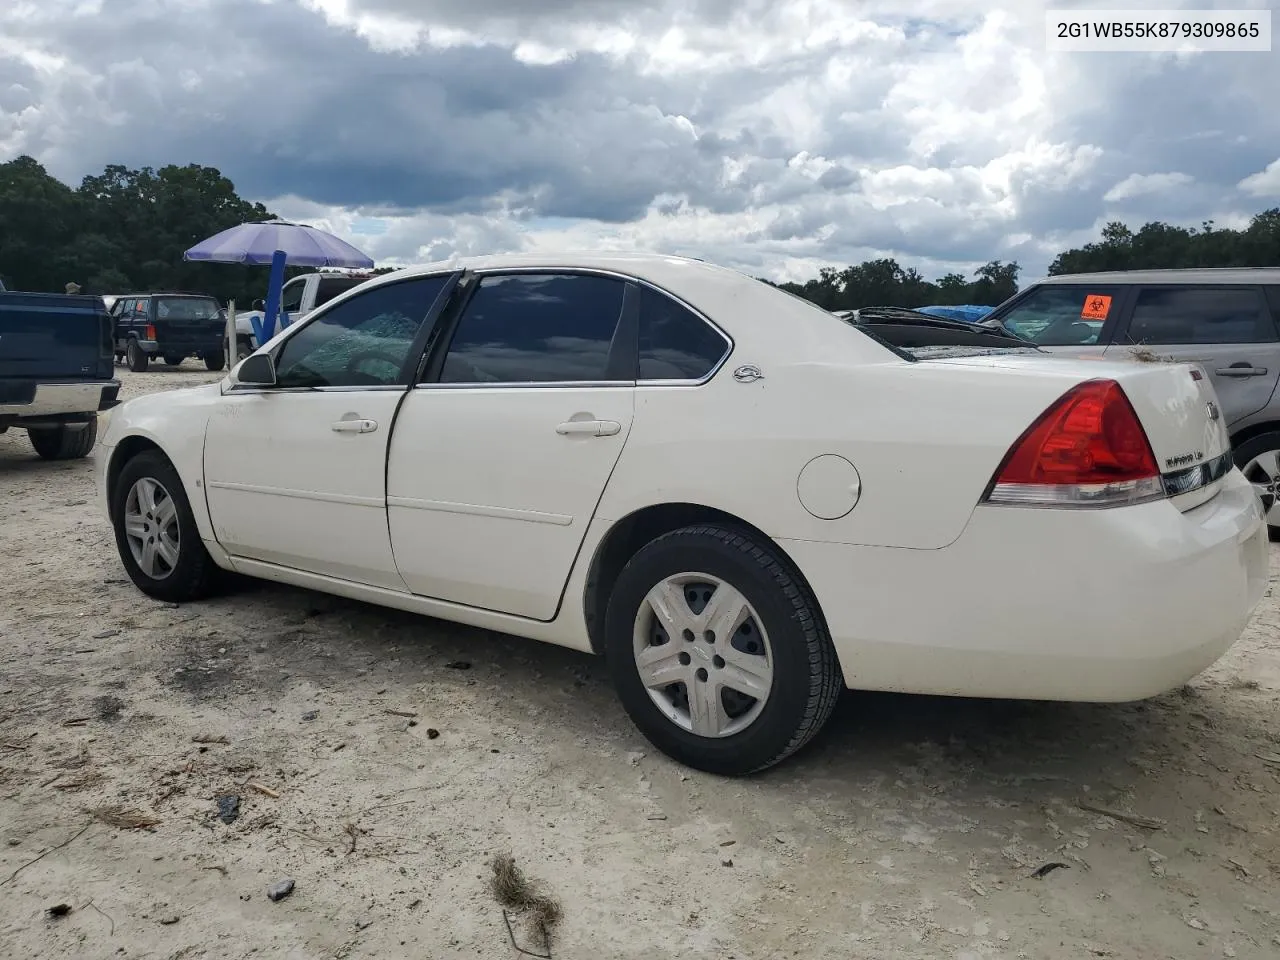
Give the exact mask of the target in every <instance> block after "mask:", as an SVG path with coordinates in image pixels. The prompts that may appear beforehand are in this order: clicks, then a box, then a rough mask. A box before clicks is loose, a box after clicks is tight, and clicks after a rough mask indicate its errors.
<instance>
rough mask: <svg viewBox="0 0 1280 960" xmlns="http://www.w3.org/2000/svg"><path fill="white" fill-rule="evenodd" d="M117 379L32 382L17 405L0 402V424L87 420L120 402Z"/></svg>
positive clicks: (15, 403)
mask: <svg viewBox="0 0 1280 960" xmlns="http://www.w3.org/2000/svg"><path fill="white" fill-rule="evenodd" d="M119 395H120V381H119V380H74V381H73V380H66V381H54V382H47V383H39V382H36V383H32V384H29V385H28V386H27V388H26V390H25V395H24V396H23V397H21V398H20V399H19V401H18V402H12V403H0V424H5V425H10V424H14V423H18V424H21V423H23V422H25V421H30V420H45V419H49V420H55V421H57V420H62V421H64V422H65V421H68V420H71V419H80V420H88V419H90V416H91V415H93V414H96V413H97V412H98V411H100V410H110V409H111V408H112V407H114V406H116V405H117V404H118V403H119V402H120V400H119Z"/></svg>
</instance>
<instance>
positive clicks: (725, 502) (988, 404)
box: [597, 351, 1081, 550]
mask: <svg viewBox="0 0 1280 960" xmlns="http://www.w3.org/2000/svg"><path fill="white" fill-rule="evenodd" d="M886 356H890V357H891V356H892V355H890V354H887V353H886ZM751 361H752V358H751V357H749V356H748V355H747V354H746V353H745V352H741V351H739V352H736V353H735V356H734V357H732V358H730V361H729V363H728V364H727V365H726V368H725V369H724V370H722V371H721V372H720V373H719V374H718V375H717V376H716V377H715V378H714V379H713V380H712V381H711V382H710V383H708V384H705V385H703V386H700V387H658V386H654V387H645V386H641V387H639V388H637V391H636V406H635V422H634V424H633V426H632V430H631V435H630V437H629V438H628V440H627V445H626V447H625V449H624V450H623V453H622V456H621V458H620V460H619V463H618V466H617V468H616V470H615V471H614V474H613V477H612V479H611V480H610V483H609V485H608V488H607V489H606V491H605V494H604V497H603V499H602V501H601V503H600V507H599V510H598V514H597V515H598V516H599V517H600V518H601V519H604V520H608V521H616V520H620V519H622V518H623V517H625V516H627V515H628V514H630V513H632V512H634V511H636V510H638V509H641V508H643V507H646V506H650V505H653V504H661V503H695V504H701V505H704V506H710V507H715V508H717V509H720V510H725V511H727V512H729V513H732V514H734V515H736V516H738V517H740V518H742V519H743V520H746V521H748V522H749V523H752V524H754V525H755V526H757V527H759V528H760V529H761V530H763V531H764V532H765V533H767V534H769V535H770V536H771V537H775V538H791V539H797V540H816V541H827V542H838V543H849V544H859V545H867V546H893V547H906V548H914V549H926V550H927V549H937V548H940V547H944V546H946V545H948V544H950V543H952V542H953V541H954V540H955V539H956V538H957V537H959V536H960V534H961V532H962V531H963V530H964V528H965V525H966V524H967V522H968V520H969V518H970V516H971V515H972V513H973V510H974V508H975V507H976V506H977V504H978V502H979V500H980V499H981V497H982V494H983V492H984V491H985V489H986V487H987V484H988V483H989V482H990V480H991V478H992V476H993V475H994V473H995V471H996V469H997V467H998V466H999V464H1000V461H1001V460H1002V459H1003V458H1004V456H1005V454H1006V453H1007V452H1008V450H1009V447H1010V446H1011V445H1012V444H1013V443H1014V441H1015V440H1016V439H1017V438H1018V437H1019V436H1020V435H1021V433H1022V432H1023V431H1024V430H1025V429H1026V428H1027V427H1028V426H1029V425H1030V424H1031V422H1032V421H1033V420H1034V419H1035V418H1036V417H1037V416H1038V415H1039V414H1040V413H1041V412H1042V411H1043V410H1044V409H1045V408H1046V407H1048V406H1049V404H1051V403H1052V402H1053V401H1054V400H1055V399H1057V397H1059V396H1060V395H1061V394H1062V393H1063V392H1065V391H1066V390H1067V389H1068V388H1069V387H1070V386H1071V385H1072V384H1074V383H1076V382H1078V381H1079V380H1080V379H1081V377H1080V372H1079V370H1078V369H1077V365H1075V364H1063V365H1062V371H1061V373H1060V374H1054V373H1046V372H1044V371H1040V372H1037V373H1035V374H1034V375H1031V374H1028V373H1026V372H1019V371H1016V370H1002V369H998V368H997V369H992V368H965V367H963V366H948V365H945V364H934V363H930V362H921V363H910V362H908V361H902V360H897V359H890V360H888V361H887V362H882V363H871V364H858V363H849V362H844V363H842V362H822V361H812V362H797V363H790V364H787V363H778V364H776V365H773V366H770V365H769V364H767V363H760V364H759V365H760V366H761V368H762V370H763V372H764V374H765V376H764V378H763V379H761V380H758V381H756V382H754V383H740V382H738V381H736V380H735V379H734V378H733V376H732V372H731V371H732V370H733V369H734V367H735V366H736V365H737V364H740V363H744V362H751ZM1050 366H1052V367H1055V368H1056V367H1058V366H1059V365H1058V364H1056V363H1055V364H1051V365H1050ZM823 454H836V455H838V456H841V457H844V458H845V459H846V460H848V461H849V462H850V463H852V464H853V465H854V466H855V467H856V469H857V471H858V475H859V485H860V493H859V497H858V500H857V503H856V505H855V506H854V507H853V509H852V510H851V511H850V512H849V513H848V514H846V515H845V516H844V517H841V518H840V519H837V520H821V519H818V518H816V517H814V516H813V515H811V514H810V513H809V512H808V511H807V510H806V509H805V508H804V506H803V505H802V504H801V502H800V499H799V494H798V492H797V481H798V479H799V477H800V473H801V470H802V469H803V468H804V466H805V465H806V464H807V463H808V462H809V461H811V460H812V459H813V458H815V457H818V456H821V455H823Z"/></svg>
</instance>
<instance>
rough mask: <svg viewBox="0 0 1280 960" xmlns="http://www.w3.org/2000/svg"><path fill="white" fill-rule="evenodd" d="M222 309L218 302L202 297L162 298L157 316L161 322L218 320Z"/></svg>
mask: <svg viewBox="0 0 1280 960" xmlns="http://www.w3.org/2000/svg"><path fill="white" fill-rule="evenodd" d="M220 309H221V308H220V307H219V306H218V301H216V300H206V299H204V298H202V297H160V298H159V299H158V300H157V301H156V316H157V317H158V318H159V319H161V320H217V319H218V311H219V310H220Z"/></svg>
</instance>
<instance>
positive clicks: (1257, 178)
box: [1240, 159, 1280, 200]
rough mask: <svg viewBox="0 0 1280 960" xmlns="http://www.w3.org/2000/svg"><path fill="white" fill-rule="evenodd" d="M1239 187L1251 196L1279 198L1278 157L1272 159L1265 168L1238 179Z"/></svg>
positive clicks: (1279, 165)
mask: <svg viewBox="0 0 1280 960" xmlns="http://www.w3.org/2000/svg"><path fill="white" fill-rule="evenodd" d="M1240 189H1241V190H1243V191H1244V192H1245V193H1247V194H1250V195H1251V196H1255V197H1265V198H1267V199H1270V200H1277V199H1280V159H1276V160H1272V161H1271V162H1270V163H1269V164H1267V166H1266V169H1264V170H1260V171H1258V172H1257V173H1252V174H1250V175H1249V176H1247V177H1245V178H1244V179H1243V180H1241V181H1240Z"/></svg>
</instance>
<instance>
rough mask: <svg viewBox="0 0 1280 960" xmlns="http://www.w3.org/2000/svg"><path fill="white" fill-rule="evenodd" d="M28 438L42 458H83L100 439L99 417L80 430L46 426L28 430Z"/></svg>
mask: <svg viewBox="0 0 1280 960" xmlns="http://www.w3.org/2000/svg"><path fill="white" fill-rule="evenodd" d="M27 438H28V439H29V440H30V441H31V446H32V447H34V448H35V451H36V454H37V455H39V457H40V458H41V459H42V460H83V459H84V458H85V457H87V456H88V455H89V453H90V451H92V450H93V445H94V444H95V443H97V441H98V420H97V417H95V418H94V419H92V420H90V421H89V422H88V423H87V424H86V425H85V426H84V427H82V428H81V429H79V430H68V429H67V428H66V427H45V428H43V429H38V430H28V431H27Z"/></svg>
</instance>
